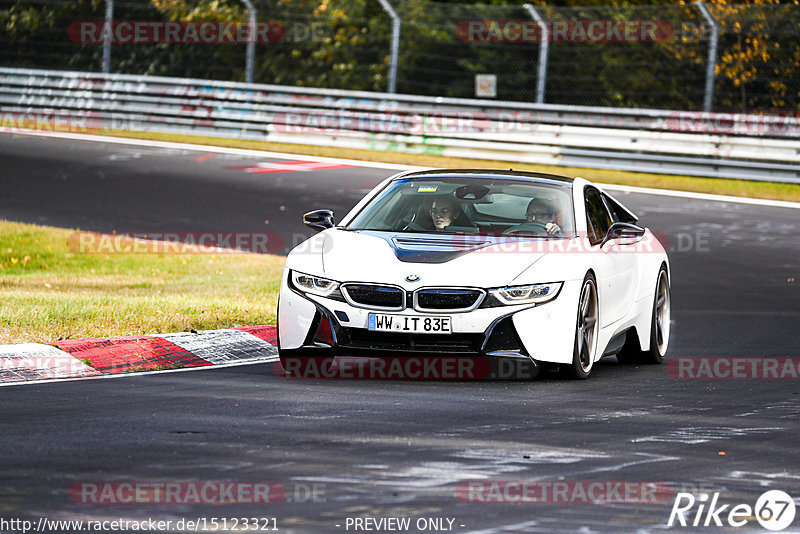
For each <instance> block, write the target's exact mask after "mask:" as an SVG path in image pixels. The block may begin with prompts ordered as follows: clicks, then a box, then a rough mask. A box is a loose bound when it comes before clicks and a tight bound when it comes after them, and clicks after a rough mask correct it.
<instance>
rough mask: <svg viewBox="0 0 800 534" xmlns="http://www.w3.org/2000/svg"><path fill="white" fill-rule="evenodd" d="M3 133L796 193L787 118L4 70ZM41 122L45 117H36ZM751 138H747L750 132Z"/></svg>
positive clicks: (797, 158) (796, 161) (796, 154)
mask: <svg viewBox="0 0 800 534" xmlns="http://www.w3.org/2000/svg"><path fill="white" fill-rule="evenodd" d="M0 113H2V116H0V119H2V120H0V129H3V130H8V129H9V127H30V125H31V123H34V125H35V123H36V122H37V121H38V122H40V123H43V127H45V128H48V127H50V128H52V127H53V126H52V125H51V124H49V123H48V121H47V119H46V117H47V116H49V115H51V116H52V117H53V119H52V120H53V121H60V123H61V126H62V128H63V127H66V128H71V129H81V128H83V129H86V130H87V131H88V130H91V131H95V130H134V131H151V132H164V133H181V134H192V135H204V136H217V137H226V138H239V139H249V140H261V141H272V142H281V143H298V144H311V145H321V146H336V147H343V148H361V149H373V150H390V151H397V152H407V153H424V154H437V155H443V156H454V157H465V158H480V159H489V160H497V161H504V162H506V161H507V162H526V163H535V164H547V165H561V166H570V167H593V168H609V169H619V170H633V171H640V172H654V173H665V174H686V175H693V176H709V177H725V178H739V179H747V180H770V181H780V182H794V183H800V122H798V121H797V120H796V119H795V117H793V116H777V115H774V116H759V115H741V114H738V115H733V114H724V113H692V112H675V111H666V110H636V109H617V108H590V107H581V106H558V105H552V104H524V103H518V102H496V101H489V100H472V99H454V98H431V97H422V96H413V95H390V94H387V93H368V92H355V91H341V90H327V89H312V88H302V87H286V86H275V85H256V84H241V83H233V82H218V81H208V80H192V79H174V78H159V77H144V76H133V75H121V74H113V75H107V74H97V73H81V72H63V71H44V70H28V69H9V68H0ZM43 117H45V119H43ZM754 132H755V133H757V134H758V135H748V134H752V133H754Z"/></svg>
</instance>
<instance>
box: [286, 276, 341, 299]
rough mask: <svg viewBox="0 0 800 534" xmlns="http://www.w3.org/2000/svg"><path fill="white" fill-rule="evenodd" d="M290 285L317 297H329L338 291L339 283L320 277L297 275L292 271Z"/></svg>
mask: <svg viewBox="0 0 800 534" xmlns="http://www.w3.org/2000/svg"><path fill="white" fill-rule="evenodd" d="M292 283H293V284H294V287H296V288H297V289H299V290H300V291H302V292H304V293H311V294H312V295H319V296H320V297H327V296H330V295H331V294H332V293H334V292H335V291H338V289H339V282H334V281H333V280H328V279H327V278H322V277H321V276H312V275H310V274H304V273H298V272H297V271H292Z"/></svg>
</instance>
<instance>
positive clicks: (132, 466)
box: [0, 135, 800, 533]
mask: <svg viewBox="0 0 800 534" xmlns="http://www.w3.org/2000/svg"><path fill="white" fill-rule="evenodd" d="M204 156H205V157H204ZM0 157H1V158H2V161H3V162H4V163H3V169H2V172H0V217H2V218H5V219H8V220H15V221H25V222H33V223H39V224H47V225H53V226H61V227H68V228H76V227H80V228H81V229H84V230H97V231H103V232H110V231H113V230H116V231H118V232H173V231H174V232H201V231H233V232H264V231H269V232H276V233H279V234H280V235H281V236H282V238H283V239H284V240H285V242H286V244H287V246H288V245H290V244H291V243H292V242H295V241H296V239H298V238H297V237H295V236H299V235H308V232H307V230H305V229H304V228H303V226H302V224H301V222H300V215H301V214H302V213H303V212H305V211H309V210H311V209H314V208H323V207H327V208H332V209H334V210H335V211H336V212H337V213H338V214H340V215H343V214H344V213H345V212H346V210H347V209H348V208H349V207H351V206H352V205H353V204H354V203H355V202H356V201H357V200H358V199H359V198H360V197H361V196H362V195H363V194H364V193H365V192H366V191H367V190H368V189H369V188H371V186H372V185H373V184H374V183H375V182H376V181H377V180H379V179H381V178H383V177H386V176H388V175H390V174H392V173H393V171H388V170H380V169H369V168H339V169H328V170H318V171H313V172H291V173H288V172H279V173H269V174H252V173H245V172H243V171H242V170H235V169H230V168H228V167H235V166H242V165H249V164H256V163H259V162H262V161H274V160H266V159H259V158H251V157H242V156H231V155H219V154H217V155H210V156H209V155H206V154H204V153H202V152H195V151H188V150H175V149H163V148H144V147H132V146H125V145H113V144H99V143H88V142H80V141H74V140H63V139H48V138H38V137H30V136H22V135H3V136H0ZM198 158H199V159H198ZM294 159H296V160H302V159H303V158H302V157H297V158H294ZM615 196H617V198H619V199H620V200H621V201H622V202H623V203H625V204H626V205H627V206H628V207H630V208H631V209H632V210H634V211H635V212H636V213H637V214H638V215H639V216H640V218H641V222H642V223H643V224H645V225H646V226H648V227H650V228H652V229H654V230H657V231H660V232H663V233H666V234H667V235H668V236H669V238H670V242H671V245H670V248H671V252H670V259H671V261H672V297H673V313H672V317H673V325H672V326H673V331H672V342H671V346H670V353H669V357H670V358H681V357H693V358H697V357H709V356H720V357H739V358H781V359H782V358H788V357H794V358H798V357H800V210H795V209H787V208H774V207H764V206H751V205H744V204H737V203H724V202H716V201H706V200H697V199H690V198H676V197H667V196H659V195H644V194H617V195H615ZM267 220H268V221H269V224H265V221H267ZM781 361H784V360H781ZM794 362H795V367H796V364H797V360H796V359H795V360H794ZM275 365H278V364H275ZM279 375H280V373H277V372H275V369H274V365H272V364H262V365H253V366H246V367H237V368H222V369H213V370H203V371H193V372H175V373H164V374H150V375H139V376H130V377H123V378H113V379H98V380H84V381H69V382H60V383H58V382H54V383H40V384H33V385H19V386H11V387H2V388H0V518H2V519H6V520H9V519H11V518H28V519H34V520H38V518H39V517H47V518H48V519H109V520H110V519H115V518H128V519H147V518H154V519H164V520H168V519H169V520H173V521H177V520H179V519H181V518H186V519H197V518H206V519H207V521H210V519H211V518H213V517H215V518H218V519H219V522H220V524H221V518H228V520H229V522H228V526H229V527H230V525H231V524H232V522H231V519H233V518H243V517H248V518H251V517H259V518H263V517H269V518H272V517H274V518H277V526H278V528H280V530H281V531H283V532H288V533H317V532H357V531H358V532H367V531H368V530H364V529H361V530H355V529H354V527H353V525H352V524H349V523H348V518H351V519H352V518H356V517H362V518H363V517H370V518H375V519H378V518H387V517H405V518H411V527H412V528H410V529H409V530H408V532H420V531H425V532H446V531H449V532H457V533H467V532H473V533H474V532H483V533H501V532H610V533H617V532H638V531H642V532H645V531H649V532H654V531H661V530H669V528H668V527H667V520H668V519H669V516H670V511H671V509H672V503H673V500H674V495H675V493H676V492H679V491H686V492H689V493H694V494H695V495H699V494H700V493H703V492H705V493H707V494H709V495H713V494H714V493H716V492H719V503H720V504H730V505H735V504H739V503H746V504H750V505H751V506H752V505H753V504H755V501H756V499H757V498H758V496H759V495H761V494H762V493H763V492H764V491H766V490H768V489H778V490H783V491H785V492H787V493H789V494H790V495H792V496H793V497H794V498H795V499H798V498H800V448H799V447H798V441H799V440H800V422H798V414H800V380H799V379H783V380H721V379H717V380H681V379H676V378H672V377H670V375H669V374H668V373H667V366H666V365H661V366H648V365H620V364H618V363H616V361H615V359H614V358H610V359H608V360H604V361H602V362H601V363H599V364H598V365H597V366H596V367H595V370H594V371H593V374H592V377H591V378H590V379H589V380H587V381H580V382H571V381H565V380H560V379H558V378H557V377H555V376H551V375H546V376H543V377H540V378H539V379H536V380H533V381H496V382H486V381H481V382H468V381H375V380H371V381H370V380H320V381H310V380H286V379H283V378H282V377H280V376H279ZM171 481H178V482H189V481H195V482H196V481H201V482H202V481H213V482H219V481H239V482H276V483H279V484H282V485H283V486H285V487H286V488H287V492H288V495H287V499H286V500H285V501H283V502H281V503H275V504H269V505H264V504H259V505H249V504H233V505H207V504H204V505H191V504H160V505H152V504H124V505H107V504H96V505H90V504H82V503H80V502H74V500H73V499H71V498H70V494H69V490H70V488H71V487H72V486H73V485H74V484H76V483H81V482H96V483H106V482H139V483H142V482H144V483H147V482H171ZM465 481H483V482H484V483H487V484H488V483H491V482H493V481H530V482H533V481H540V482H542V481H550V482H556V481H566V482H571V483H577V484H578V485H580V484H584V485H588V484H589V482H590V481H612V482H633V483H639V482H662V483H666V484H668V485H669V487H670V488H672V494H670V495H667V497H666V498H663V499H659V500H660V501H661V502H653V503H635V502H616V503H605V504H603V503H585V502H574V501H573V502H558V503H548V504H543V503H524V504H523V503H516V504H506V503H488V504H487V503H481V502H463V500H461V499H459V497H458V495H457V493H456V490H457V488H458V487H459V484H461V483H464V482H465ZM696 510H697V507H695V508H694V509H693V510H692V512H695V511H696ZM726 515H727V511H726V512H725V513H723V514H722V516H721V518H722V519H723V520H724V519H725V518H726ZM420 518H449V519H452V520H453V522H452V527H449V525H450V523H449V522H448V521H447V520H444V529H439V530H436V529H434V528H430V524H429V525H428V527H427V528H426V529H425V530H417V528H416V524H415V522H416V521H417V520H418V519H420ZM692 519H694V516H693V515H692ZM703 520H704V519H703ZM420 525H422V523H420ZM348 526H349V528H348ZM364 526H374V525H372V524H368V525H367V524H365V525H364ZM422 526H425V525H422ZM241 527H242V523H241V522H240V523H239V528H241ZM447 528H450V530H446V529H447ZM792 528H793V529H794V531H797V530H798V529H800V519H796V520H795V522H794V525H793V527H792ZM673 529H674V530H678V531H687V532H688V531H692V532H697V531H702V532H706V531H720V530H725V531H737V532H743V531H763V529H762V528H761V527H760V526H759V525H758V523H756V522H755V521H750V522H749V523H748V524H747V525H746V526H744V527H741V528H731V527H727V528H724V529H723V528H720V527H713V526H712V527H707V528H703V527H700V526H698V527H692V526H689V527H686V528H679V527H674V528H673ZM173 530H175V529H173ZM790 530H791V529H790ZM0 531H9V532H11V531H14V530H13V529H12V528H8V529H6V528H5V527H3V526H2V524H1V523H0ZM17 531H18V530H17ZM369 531H371V532H389V531H390V530H388V529H375V530H369ZM395 531H396V530H395Z"/></svg>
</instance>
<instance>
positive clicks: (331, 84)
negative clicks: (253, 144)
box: [0, 0, 800, 113]
mask: <svg viewBox="0 0 800 534" xmlns="http://www.w3.org/2000/svg"><path fill="white" fill-rule="evenodd" d="M112 1H113V6H111V7H113V13H108V11H107V10H108V8H109V2H112ZM252 4H253V7H254V8H255V10H256V12H257V13H256V17H257V21H258V23H257V24H258V27H257V28H253V31H252V33H248V32H250V27H249V26H248V25H247V24H246V22H247V20H248V10H247V7H246V3H245V2H243V1H239V0H217V1H211V0H51V1H44V0H0V26H2V28H3V31H2V32H0V66H4V67H28V68H41V69H63V70H77V71H100V70H102V69H103V65H104V61H103V55H104V50H105V51H106V52H107V53H109V60H110V61H109V64H108V66H109V71H110V72H117V73H128V74H142V75H159V76H174V77H191V78H199V79H213V80H232V81H244V80H245V79H246V72H245V66H246V61H245V58H246V53H247V42H248V40H251V39H252V40H254V41H255V50H254V52H255V54H254V56H255V61H254V69H253V73H252V74H253V81H255V82H256V83H268V84H277V85H292V86H306V87H322V88H335V89H351V90H365V91H386V90H387V88H388V87H389V85H388V84H389V80H390V77H391V74H392V72H393V69H394V68H395V67H394V65H395V61H393V59H394V58H393V57H392V40H393V32H392V29H393V25H392V14H391V13H390V11H394V12H396V16H397V18H398V19H399V23H400V24H399V28H398V29H399V40H398V43H397V44H398V47H397V49H398V55H397V58H396V71H395V72H396V90H397V92H399V93H406V94H417V95H427V96H450V97H463V98H475V97H481V98H493V99H498V100H509V101H520V102H536V101H537V100H540V101H543V102H545V103H552V104H574V105H585V106H612V107H631V108H662V109H663V108H666V109H687V110H702V109H704V106H705V107H706V108H707V107H708V105H709V104H710V105H711V106H712V107H713V109H714V110H716V111H742V112H743V111H747V112H776V111H780V112H792V113H793V112H796V111H797V110H798V108H800V6H799V5H796V4H770V5H736V4H733V5H731V4H717V3H711V2H709V3H706V4H704V5H705V6H706V7H707V9H708V14H709V15H710V19H709V17H707V16H704V14H703V10H702V8H701V7H700V6H698V5H695V4H680V5H677V4H664V5H650V6H629V7H569V8H567V7H553V6H532V7H526V6H524V5H523V4H519V5H510V4H509V5H482V4H456V3H439V2H419V1H396V0H395V1H394V2H393V3H392V4H391V5H388V6H387V5H382V4H381V3H380V2H379V1H378V0H313V1H312V0H293V1H291V2H285V1H277V0H252ZM108 15H111V17H110V19H111V20H112V21H113V22H112V24H110V25H108V26H105V25H104V23H103V21H104V20H106V19H107V18H108ZM537 15H538V18H539V19H540V21H539V22H537V21H536V16H537ZM251 35H252V36H254V37H251ZM104 41H109V44H108V45H106V44H104ZM543 47H544V49H543ZM543 52H544V54H543ZM710 52H715V53H712V54H710ZM709 65H711V69H710V71H709ZM540 66H542V68H540ZM709 73H710V74H711V76H710V77H709ZM709 84H712V85H709ZM539 86H541V88H542V92H541V95H540V94H539V93H538V91H537V87H539ZM708 88H712V90H711V91H710V92H708ZM709 97H710V99H709Z"/></svg>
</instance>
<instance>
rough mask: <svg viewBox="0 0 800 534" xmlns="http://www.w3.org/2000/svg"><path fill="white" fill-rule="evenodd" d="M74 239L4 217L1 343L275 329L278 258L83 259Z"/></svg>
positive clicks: (130, 256)
mask: <svg viewBox="0 0 800 534" xmlns="http://www.w3.org/2000/svg"><path fill="white" fill-rule="evenodd" d="M70 235H73V237H74V231H72V230H64V229H58V228H50V227H45V226H36V225H30V224H21V223H15V222H8V221H3V220H0V343H24V342H42V343H48V342H53V341H57V340H59V339H75V338H79V337H106V336H119V335H141V334H158V333H166V332H183V331H188V330H191V329H195V330H205V329H214V328H227V327H233V326H246V325H260V324H274V322H275V306H276V302H277V297H278V289H279V285H280V273H281V270H282V269H283V264H284V258H282V257H279V256H271V255H261V254H85V253H76V252H75V251H74V248H73V249H70V247H68V245H67V241H68V238H69V237H70Z"/></svg>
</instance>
